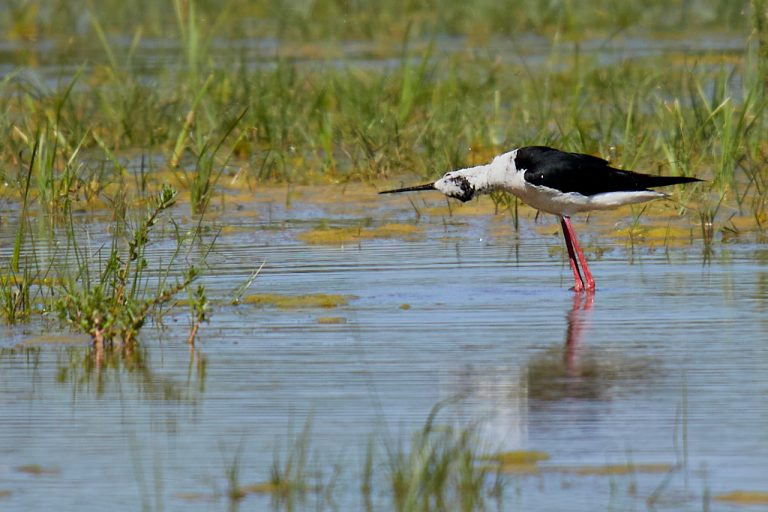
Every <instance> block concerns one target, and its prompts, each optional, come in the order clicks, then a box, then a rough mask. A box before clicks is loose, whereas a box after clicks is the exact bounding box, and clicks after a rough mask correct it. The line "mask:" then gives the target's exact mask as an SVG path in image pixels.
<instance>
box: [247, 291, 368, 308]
mask: <svg viewBox="0 0 768 512" xmlns="http://www.w3.org/2000/svg"><path fill="white" fill-rule="evenodd" d="M352 298H354V297H353V296H352V295H336V294H325V293H315V294H308V295H282V294H279V293H257V294H253V295H248V296H246V297H244V298H243V300H242V302H243V303H245V304H255V305H257V306H272V307H276V308H278V309H301V308H337V307H339V306H346V305H347V304H349V300H350V299H352Z"/></svg>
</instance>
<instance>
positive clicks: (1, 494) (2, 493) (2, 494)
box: [0, 489, 13, 500]
mask: <svg viewBox="0 0 768 512" xmlns="http://www.w3.org/2000/svg"><path fill="white" fill-rule="evenodd" d="M11 494H13V493H12V492H11V491H9V490H8V489H0V500H1V499H3V498H8V497H10V496H11Z"/></svg>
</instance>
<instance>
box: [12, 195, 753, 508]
mask: <svg viewBox="0 0 768 512" xmlns="http://www.w3.org/2000/svg"><path fill="white" fill-rule="evenodd" d="M375 199H376V202H375V203H373V202H372V201H371V202H369V204H373V205H374V209H371V210H370V211H369V212H368V213H369V214H370V215H371V216H372V217H373V218H386V219H388V220H389V221H391V220H396V221H400V222H415V221H416V219H415V217H414V213H413V210H412V209H411V208H410V206H408V205H407V203H406V205H405V206H404V205H403V202H392V201H389V200H382V199H380V198H375ZM434 204H436V205H439V204H442V203H439V202H435V203H434ZM334 208H335V209H334ZM358 208H359V207H358ZM251 210H254V211H255V214H254V215H242V216H239V217H235V216H234V215H233V216H231V217H229V218H228V223H233V224H236V225H239V228H238V229H237V230H235V231H234V232H229V233H225V234H223V235H222V238H221V239H220V241H219V243H218V244H217V246H216V248H215V250H214V253H213V254H212V255H211V256H210V258H209V264H210V269H209V271H208V272H207V275H206V283H207V285H208V289H209V295H210V296H211V298H213V299H214V300H216V299H218V302H217V306H216V307H215V311H214V315H213V321H212V322H211V323H210V325H206V326H204V327H203V329H202V333H201V337H200V339H199V342H198V346H197V351H196V352H191V351H190V349H189V347H188V346H187V345H186V344H185V343H184V340H185V337H186V330H187V321H186V319H185V318H184V316H183V315H180V316H179V317H178V318H176V319H175V320H177V321H178V323H174V321H170V322H168V326H167V327H168V328H167V329H166V330H165V331H160V332H159V331H157V330H154V329H151V328H146V329H145V331H144V332H143V339H144V347H145V348H146V353H145V354H144V357H145V360H144V364H143V366H142V365H137V366H141V367H142V369H141V370H134V371H130V370H129V369H128V368H127V367H126V366H125V365H126V364H127V363H122V366H120V365H118V366H119V367H120V369H115V368H107V369H105V370H103V371H102V372H101V373H99V372H98V371H96V372H91V373H88V372H87V371H86V369H87V367H88V363H87V362H88V361H91V360H92V359H91V358H90V357H89V356H88V354H87V343H85V344H83V343H82V342H81V343H79V344H74V345H73V344H64V343H61V341H62V340H61V339H57V340H56V342H50V340H49V342H47V343H42V342H41V341H45V340H41V339H40V338H39V336H38V334H39V332H40V330H41V329H42V330H45V326H40V325H37V324H35V325H31V326H22V327H17V328H9V327H4V328H3V331H2V337H1V338H0V347H2V352H1V353H0V410H2V411H3V412H2V422H0V491H10V494H8V495H6V496H4V497H2V498H0V507H1V508H2V509H3V510H43V509H50V508H54V507H56V508H58V509H61V510H103V509H104V508H105V506H106V505H108V506H109V507H110V508H111V509H112V510H114V511H119V510H136V509H137V508H138V504H141V505H142V506H143V507H144V508H146V509H158V510H159V509H164V510H176V509H182V508H183V509H184V510H219V509H221V510H223V509H230V507H231V504H230V503H229V502H228V500H227V499H226V498H225V497H222V496H220V494H221V493H223V492H225V490H226V486H227V481H226V474H227V473H226V472H227V470H228V469H229V468H231V467H232V466H233V460H234V459H235V458H236V457H238V461H239V462H238V464H239V465H238V467H239V476H238V478H239V480H240V483H241V484H243V485H246V484H251V483H256V482H263V481H265V480H268V479H269V475H270V470H271V466H272V461H273V458H274V457H275V455H276V454H278V456H279V458H280V459H281V460H283V461H284V460H285V458H286V456H287V454H288V453H289V452H290V450H291V446H295V445H296V444H297V441H296V438H298V437H299V436H300V432H301V430H302V429H303V428H304V427H305V425H309V430H310V434H309V448H310V453H311V456H310V459H311V461H312V462H311V467H312V468H313V469H314V470H318V471H321V473H322V474H321V476H319V477H317V478H319V479H320V480H322V481H324V482H327V481H328V480H329V479H330V478H331V476H332V474H333V471H334V467H336V466H338V467H340V468H342V469H341V472H340V476H339V479H338V482H337V483H336V485H335V486H334V487H333V493H332V494H333V501H328V500H327V499H326V497H325V496H324V495H315V494H312V493H310V495H309V496H307V498H306V501H304V502H299V503H294V504H293V506H294V509H298V510H304V509H324V510H334V509H336V510H358V509H363V508H364V503H363V498H362V496H361V493H360V491H359V481H358V480H357V479H358V478H359V475H360V474H361V473H362V468H363V462H364V459H365V452H366V448H367V445H368V442H369V441H370V440H371V439H373V440H374V441H373V442H374V445H375V446H376V447H377V448H376V450H377V453H378V456H379V457H384V455H383V454H384V452H385V447H394V446H396V445H397V443H398V442H399V441H403V440H407V439H409V438H410V436H411V434H412V433H413V432H415V431H416V430H418V429H419V428H421V427H422V426H423V425H424V422H425V421H426V418H427V416H428V415H429V413H430V411H431V410H432V408H433V407H434V406H435V405H436V404H438V403H443V408H442V409H441V411H440V413H439V415H438V422H439V423H442V424H460V425H474V426H476V428H477V431H478V433H479V436H480V440H481V443H482V444H483V445H484V446H486V447H487V449H488V450H491V451H497V450H539V451H543V452H546V453H548V454H549V455H550V460H548V461H546V462H544V463H542V464H541V468H542V471H541V473H539V474H537V475H509V476H508V477H507V478H508V480H507V485H506V486H505V491H504V499H503V503H504V507H503V509H505V510H507V509H512V510H537V511H538V510H564V509H568V510H585V511H587V510H604V509H608V508H611V509H615V510H630V509H631V510H636V509H645V508H647V505H646V500H647V499H648V498H649V497H650V496H652V495H653V496H655V499H656V505H657V506H658V507H660V508H664V509H669V510H703V509H705V508H706V505H705V501H706V499H707V496H714V495H717V494H720V493H725V492H730V491H734V490H737V489H746V490H763V491H764V490H766V489H767V488H768V480H766V476H765V475H768V438H767V437H766V429H765V426H766V424H768V314H767V313H768V249H766V247H765V246H764V245H757V244H752V243H734V244H728V245H726V244H718V245H716V246H715V250H714V253H713V254H712V255H711V257H710V258H709V262H708V263H704V253H703V250H702V246H701V242H700V241H697V240H693V241H692V242H691V243H690V244H689V245H685V246H683V247H679V248H670V249H669V250H668V251H666V252H665V251H655V252H651V251H649V250H647V249H643V248H635V251H634V253H633V254H632V257H631V258H630V256H629V254H628V253H627V251H626V249H625V245H624V243H623V242H620V241H617V240H616V239H610V238H609V239H604V240H600V239H598V238H597V237H593V236H592V235H591V233H595V232H597V231H601V229H600V228H601V227H603V228H604V227H605V226H604V225H602V226H601V225H600V224H599V223H600V222H601V221H600V220H599V219H597V216H596V217H595V218H594V219H592V220H591V221H590V223H589V225H588V224H585V223H584V222H583V219H579V220H578V221H576V222H575V226H576V229H577V230H579V231H580V232H581V233H582V238H583V240H582V241H583V242H584V243H585V245H587V246H590V247H595V246H597V247H599V248H601V249H602V250H604V252H603V254H602V256H601V257H600V258H599V259H597V258H593V263H592V270H593V273H594V274H595V276H596V279H597V283H598V291H597V293H596V294H595V296H594V300H587V299H586V298H584V297H579V296H577V295H574V294H573V293H572V292H570V291H568V289H567V288H568V286H570V280H571V276H570V270H569V269H568V267H567V264H566V262H565V261H564V260H563V259H562V257H561V256H560V254H561V253H560V252H559V249H560V246H561V240H560V239H559V237H558V236H557V235H556V234H555V233H556V229H557V225H556V224H555V223H554V222H553V220H552V219H548V218H546V219H542V220H541V221H540V222H542V223H544V224H545V225H548V226H550V227H551V228H552V229H551V230H550V229H548V228H547V229H542V228H541V227H540V226H537V225H536V224H534V223H533V222H532V221H531V220H530V219H524V220H523V221H522V223H521V228H520V232H519V233H517V234H515V232H514V230H513V229H511V226H510V224H511V220H510V218H509V217H507V216H493V215H470V216H466V215H460V214H459V215H455V216H452V217H445V218H442V217H438V216H435V217H428V216H427V217H422V218H421V219H420V220H419V225H420V226H421V227H422V230H423V236H420V237H418V238H417V239H415V240H410V241H404V240H364V241H361V242H359V243H352V244H349V245H346V246H344V247H337V246H307V245H304V244H302V243H300V242H299V241H298V239H297V238H296V235H297V234H298V233H300V232H302V231H305V230H307V229H308V228H310V227H313V226H315V225H316V224H317V223H318V222H319V220H320V219H324V218H325V215H326V214H327V212H328V211H329V210H334V217H333V220H331V221H325V222H329V223H330V224H331V225H337V224H338V225H350V224H352V225H354V223H355V222H359V221H356V220H355V219H356V217H355V216H354V214H353V213H352V211H353V210H354V208H353V207H350V210H349V211H345V207H344V206H338V205H336V206H334V205H333V204H325V205H324V204H322V203H321V204H318V203H316V202H306V203H304V202H302V201H300V200H299V201H296V202H294V203H293V205H292V206H291V207H287V206H285V204H284V203H283V202H282V201H274V202H269V201H260V202H258V203H253V204H248V205H246V208H245V211H251ZM604 222H610V221H607V220H606V221H604ZM679 222H685V221H684V220H683V219H680V220H679ZM12 224H13V223H10V225H12ZM374 224H376V223H375V222H374ZM7 226H8V224H6V225H5V226H4V230H3V231H4V233H3V240H4V241H6V240H7V238H6V237H8V236H12V233H9V232H8V229H9V228H8V227H7ZM97 228H98V226H94V230H96V229H97ZM540 231H545V232H550V233H552V235H542V234H540ZM9 247H10V244H9V243H5V242H4V243H3V244H2V246H1V247H0V251H2V256H3V257H4V258H5V257H7V254H6V253H8V252H9V251H10V250H11V249H10V248H9ZM553 254H554V255H553ZM630 261H631V263H630ZM262 262H266V263H265V265H264V268H263V269H262V272H261V274H260V275H259V277H258V278H257V279H256V281H255V283H254V285H253V286H252V288H251V292H259V293H288V294H306V293H329V294H331V293H338V294H345V295H350V296H353V298H352V299H351V300H350V303H349V305H347V306H343V307H340V308H336V309H304V310H302V309H299V310H280V309H275V308H258V307H255V306H253V305H247V304H244V305H240V306H237V307H235V306H228V305H226V303H225V299H227V298H229V297H231V295H232V291H233V290H234V289H235V288H237V286H238V285H239V284H241V283H242V282H243V281H244V280H245V279H246V277H247V275H248V273H249V272H250V271H251V270H253V269H256V268H258V267H259V266H260V265H261V263H262ZM405 305H407V306H405ZM327 317H334V318H337V319H343V320H336V321H337V322H345V323H330V324H323V323H320V322H319V319H321V318H327ZM56 330H58V329H56ZM30 341H32V342H35V341H37V342H38V343H29V342H30ZM201 361H204V365H201V364H200V362H201ZM203 367H204V371H203V369H202V368H203ZM382 460H385V459H382ZM626 463H632V464H637V465H640V464H646V463H647V464H668V465H671V466H676V468H675V469H673V470H670V471H669V472H668V473H648V474H646V473H643V472H642V471H638V472H635V473H633V474H630V475H608V476H597V475H586V476H582V475H578V474H575V473H573V472H567V471H563V470H562V468H563V467H571V468H573V467H576V468H583V467H585V466H600V465H604V464H626ZM25 466H31V468H30V467H27V468H25ZM313 475H314V473H313ZM386 486H387V483H386V482H375V488H374V493H373V499H372V504H371V505H372V507H373V509H375V510H389V509H391V504H390V503H389V502H388V498H387V495H388V492H386ZM190 493H193V494H190ZM194 493H201V494H194ZM6 494H7V493H6ZM190 497H193V498H194V499H190ZM269 504H270V498H268V497H265V496H259V495H249V496H247V497H246V498H245V499H244V500H243V501H241V502H240V503H239V506H240V507H241V508H242V510H259V509H262V508H266V507H267V506H268V505H269ZM490 504H491V506H490V507H489V508H491V509H493V508H494V507H493V506H492V500H490ZM714 505H715V506H716V509H717V510H739V508H738V507H737V506H729V505H725V504H720V503H717V504H714Z"/></svg>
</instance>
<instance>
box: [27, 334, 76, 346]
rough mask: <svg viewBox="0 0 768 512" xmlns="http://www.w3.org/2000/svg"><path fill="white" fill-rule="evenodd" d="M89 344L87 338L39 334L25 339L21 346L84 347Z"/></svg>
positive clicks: (72, 335)
mask: <svg viewBox="0 0 768 512" xmlns="http://www.w3.org/2000/svg"><path fill="white" fill-rule="evenodd" d="M90 342H91V338H90V337H88V336H82V335H78V334H53V333H49V334H41V335H39V336H33V337H31V338H27V339H26V340H24V341H23V342H22V343H21V344H22V345H86V344H89V343H90Z"/></svg>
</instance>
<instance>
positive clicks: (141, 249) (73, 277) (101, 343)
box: [56, 186, 204, 349]
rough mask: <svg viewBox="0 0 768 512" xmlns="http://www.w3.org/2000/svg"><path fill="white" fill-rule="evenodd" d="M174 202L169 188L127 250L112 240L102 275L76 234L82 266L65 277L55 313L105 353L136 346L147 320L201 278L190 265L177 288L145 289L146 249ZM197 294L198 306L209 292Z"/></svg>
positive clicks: (165, 285) (150, 209) (154, 203)
mask: <svg viewBox="0 0 768 512" xmlns="http://www.w3.org/2000/svg"><path fill="white" fill-rule="evenodd" d="M175 202H176V191H175V190H173V189H172V188H171V187H168V186H164V187H163V188H162V190H161V191H160V193H159V194H158V196H157V197H156V198H155V200H154V201H152V203H151V205H150V206H149V207H148V209H147V212H146V214H145V215H144V217H143V218H142V219H141V220H140V222H139V223H138V225H137V226H136V228H135V229H134V230H133V233H132V236H131V237H130V239H129V240H128V243H127V247H121V246H120V245H119V243H118V240H117V239H113V241H112V245H111V248H110V251H109V254H108V255H107V258H106V261H104V262H103V268H102V269H101V270H100V271H99V272H98V273H97V274H96V273H94V272H93V269H92V265H93V262H92V261H91V259H90V257H89V256H88V255H87V253H85V252H84V251H82V250H80V248H79V247H78V246H77V244H76V242H75V238H74V236H72V237H71V240H72V242H73V243H74V244H75V246H74V253H75V256H76V259H77V263H78V267H77V268H76V269H75V272H74V273H73V274H70V275H65V276H63V283H62V284H61V285H60V287H58V294H57V295H58V296H59V298H58V300H57V302H56V310H57V312H58V314H59V317H60V318H61V319H62V320H63V321H64V322H66V323H67V324H68V325H70V327H71V328H72V329H74V330H76V331H81V332H84V333H86V334H88V335H89V336H90V337H91V339H92V340H93V344H94V346H95V347H97V348H100V349H103V348H105V347H107V346H112V344H113V343H114V342H117V341H119V342H121V343H122V344H124V345H125V344H130V343H133V342H134V341H136V339H137V335H138V333H139V330H140V329H141V327H142V326H143V325H144V323H145V321H146V319H147V316H148V315H149V314H150V313H151V312H152V311H153V310H156V309H159V308H161V307H162V306H163V305H165V304H167V303H169V302H170V301H171V300H173V299H174V297H176V295H177V294H178V293H179V292H181V291H183V290H185V289H188V288H189V287H190V285H191V284H192V283H193V282H194V281H195V280H196V279H197V277H198V271H197V269H196V268H195V267H194V266H191V267H189V268H188V269H187V270H186V272H185V273H184V275H183V277H182V278H181V279H179V280H177V281H176V282H175V283H173V284H168V283H167V282H166V280H164V279H163V280H161V281H160V283H159V284H158V287H157V289H156V290H153V291H150V290H148V288H147V285H146V281H145V273H146V271H147V269H148V262H147V260H146V258H145V251H146V247H147V245H148V244H149V242H150V234H151V231H152V229H153V228H154V227H155V225H156V224H157V222H158V220H159V216H160V215H161V214H162V213H163V212H164V211H166V210H168V209H169V208H171V207H172V206H173V204H174V203H175ZM100 263H102V262H100ZM169 268H170V267H169ZM94 274H95V275H94ZM195 294H196V295H197V297H198V298H199V299H200V300H199V301H198V302H203V301H202V299H204V290H203V291H200V289H198V291H196V292H195ZM201 307H202V306H201ZM201 314H202V317H203V318H204V308H203V309H202V313H200V312H198V318H200V315H201Z"/></svg>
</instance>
